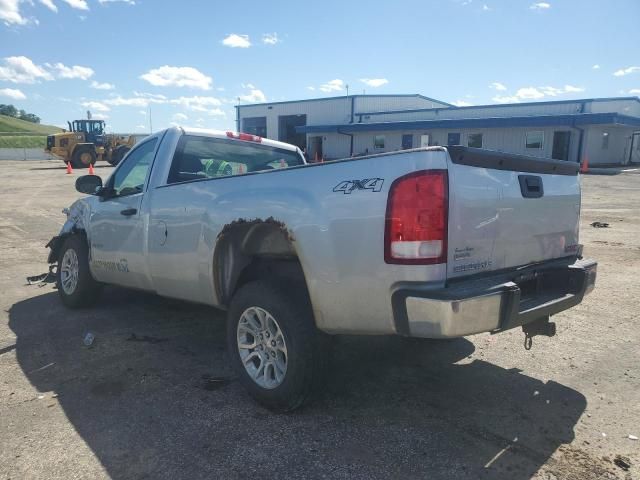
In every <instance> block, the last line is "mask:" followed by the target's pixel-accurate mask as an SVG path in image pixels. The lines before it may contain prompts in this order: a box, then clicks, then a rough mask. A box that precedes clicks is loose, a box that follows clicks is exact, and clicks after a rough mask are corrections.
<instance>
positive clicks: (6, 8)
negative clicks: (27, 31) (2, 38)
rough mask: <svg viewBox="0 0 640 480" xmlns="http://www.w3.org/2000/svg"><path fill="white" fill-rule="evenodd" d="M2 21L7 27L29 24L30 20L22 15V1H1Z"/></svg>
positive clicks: (0, 16)
mask: <svg viewBox="0 0 640 480" xmlns="http://www.w3.org/2000/svg"><path fill="white" fill-rule="evenodd" d="M0 20H2V21H3V22H4V23H5V25H12V24H15V25H26V24H27V23H29V20H28V19H27V18H25V17H23V16H22V15H21V14H20V0H0Z"/></svg>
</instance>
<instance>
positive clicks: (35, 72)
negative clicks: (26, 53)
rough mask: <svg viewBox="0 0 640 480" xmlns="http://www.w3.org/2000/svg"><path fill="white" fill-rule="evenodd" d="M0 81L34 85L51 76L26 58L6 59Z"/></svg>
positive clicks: (51, 77)
mask: <svg viewBox="0 0 640 480" xmlns="http://www.w3.org/2000/svg"><path fill="white" fill-rule="evenodd" d="M1 1H2V0H0V2H1ZM0 80H2V81H6V82H12V83H36V82H38V81H40V80H53V76H52V75H51V74H50V73H49V72H47V71H46V70H45V69H44V68H42V67H41V66H38V65H36V64H34V63H33V62H32V61H31V59H29V58H27V57H22V56H20V57H6V58H5V59H4V66H0Z"/></svg>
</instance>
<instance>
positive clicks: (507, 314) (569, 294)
mask: <svg viewBox="0 0 640 480" xmlns="http://www.w3.org/2000/svg"><path fill="white" fill-rule="evenodd" d="M596 273H597V263H596V262H595V261H593V260H579V261H577V262H575V263H573V264H566V263H564V264H560V263H548V264H543V265H538V266H532V267H529V268H527V269H523V270H521V271H512V272H508V273H503V274H499V275H494V276H490V277H484V278H480V279H473V280H464V281H457V282H451V284H450V285H448V286H447V288H443V289H438V290H433V289H429V288H428V287H421V286H419V285H415V284H412V285H402V286H400V287H399V288H398V289H397V290H395V291H394V292H393V295H392V302H393V312H394V320H395V324H396V330H397V331H398V333H399V334H402V335H408V336H414V337H426V338H455V337H463V336H466V335H473V334H476V333H482V332H492V333H498V332H501V331H504V330H509V329H511V328H514V327H518V326H521V325H525V324H527V323H530V322H532V321H535V320H537V319H539V318H543V317H549V316H551V315H554V314H556V313H558V312H561V311H563V310H567V309H568V308H571V307H573V306H575V305H577V304H579V303H580V302H581V301H582V299H583V297H584V296H585V295H586V294H588V293H590V292H591V290H593V288H594V286H595V281H596Z"/></svg>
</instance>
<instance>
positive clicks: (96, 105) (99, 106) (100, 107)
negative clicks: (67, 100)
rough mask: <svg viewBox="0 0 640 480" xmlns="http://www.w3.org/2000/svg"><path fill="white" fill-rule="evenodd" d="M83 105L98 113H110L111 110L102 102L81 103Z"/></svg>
mask: <svg viewBox="0 0 640 480" xmlns="http://www.w3.org/2000/svg"><path fill="white" fill-rule="evenodd" d="M81 105H82V106H83V107H85V108H88V109H89V110H96V111H98V112H108V111H109V110H111V109H110V108H109V107H107V106H106V105H105V104H104V103H100V102H93V101H92V102H83V103H81Z"/></svg>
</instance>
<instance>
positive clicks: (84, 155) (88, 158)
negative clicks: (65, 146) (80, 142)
mask: <svg viewBox="0 0 640 480" xmlns="http://www.w3.org/2000/svg"><path fill="white" fill-rule="evenodd" d="M80 161H81V162H82V163H84V164H85V165H89V164H90V163H91V154H90V153H89V152H83V153H81V154H80Z"/></svg>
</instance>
